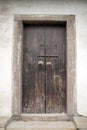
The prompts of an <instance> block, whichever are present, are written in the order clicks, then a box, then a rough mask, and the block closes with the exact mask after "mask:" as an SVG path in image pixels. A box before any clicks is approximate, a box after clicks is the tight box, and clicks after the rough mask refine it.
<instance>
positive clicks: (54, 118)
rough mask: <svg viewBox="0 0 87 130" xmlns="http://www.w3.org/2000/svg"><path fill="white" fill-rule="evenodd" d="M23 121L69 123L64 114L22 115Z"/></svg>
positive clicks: (68, 118)
mask: <svg viewBox="0 0 87 130" xmlns="http://www.w3.org/2000/svg"><path fill="white" fill-rule="evenodd" d="M21 118H22V120H23V121H70V117H69V116H68V115H67V114H65V113H60V114H22V115H21Z"/></svg>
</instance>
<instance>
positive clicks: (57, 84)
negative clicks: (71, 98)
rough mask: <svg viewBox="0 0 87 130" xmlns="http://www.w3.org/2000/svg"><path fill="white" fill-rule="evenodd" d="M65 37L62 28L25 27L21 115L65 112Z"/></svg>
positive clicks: (59, 26)
mask: <svg viewBox="0 0 87 130" xmlns="http://www.w3.org/2000/svg"><path fill="white" fill-rule="evenodd" d="M65 34H66V29H65V26H64V25H44V26H43V25H31V26H30V25H26V26H25V27H24V47H23V48H24V49H23V80H22V81H23V92H22V93H23V95H22V101H23V104H22V108H23V112H24V113H61V112H65V111H66V35H65ZM41 56H42V57H41ZM46 56H48V57H46ZM57 56H59V57H57Z"/></svg>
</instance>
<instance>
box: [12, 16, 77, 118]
mask: <svg viewBox="0 0 87 130" xmlns="http://www.w3.org/2000/svg"><path fill="white" fill-rule="evenodd" d="M53 22H54V24H55V23H59V22H65V23H66V69H67V72H66V73H67V74H66V82H67V85H66V88H67V89H66V94H67V95H66V98H67V103H66V104H67V106H66V107H67V108H66V109H67V114H69V115H75V114H76V113H77V100H76V98H77V97H76V33H75V16H74V15H23V14H21V15H19V14H16V15H14V33H13V54H12V60H13V64H12V115H13V116H20V115H21V114H22V63H23V62H22V59H23V52H22V50H23V23H30V24H33V23H34V24H36V23H48V24H49V23H53Z"/></svg>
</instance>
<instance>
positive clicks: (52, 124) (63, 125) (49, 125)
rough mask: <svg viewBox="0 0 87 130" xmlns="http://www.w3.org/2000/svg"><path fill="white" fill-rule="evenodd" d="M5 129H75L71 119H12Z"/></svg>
mask: <svg viewBox="0 0 87 130" xmlns="http://www.w3.org/2000/svg"><path fill="white" fill-rule="evenodd" d="M6 130H76V128H75V125H74V124H73V122H71V121H49V122H48V121H28V122H24V121H12V122H11V123H10V124H9V125H8V126H7V128H6Z"/></svg>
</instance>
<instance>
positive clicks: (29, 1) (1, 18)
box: [0, 0, 87, 116]
mask: <svg viewBox="0 0 87 130" xmlns="http://www.w3.org/2000/svg"><path fill="white" fill-rule="evenodd" d="M14 14H66V15H72V14H73V15H75V16H76V51H77V57H76V63H77V68H76V88H77V112H78V114H80V115H86V116H87V69H86V68H87V0H0V116H8V115H11V105H12V52H13V50H12V45H13V17H14Z"/></svg>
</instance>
